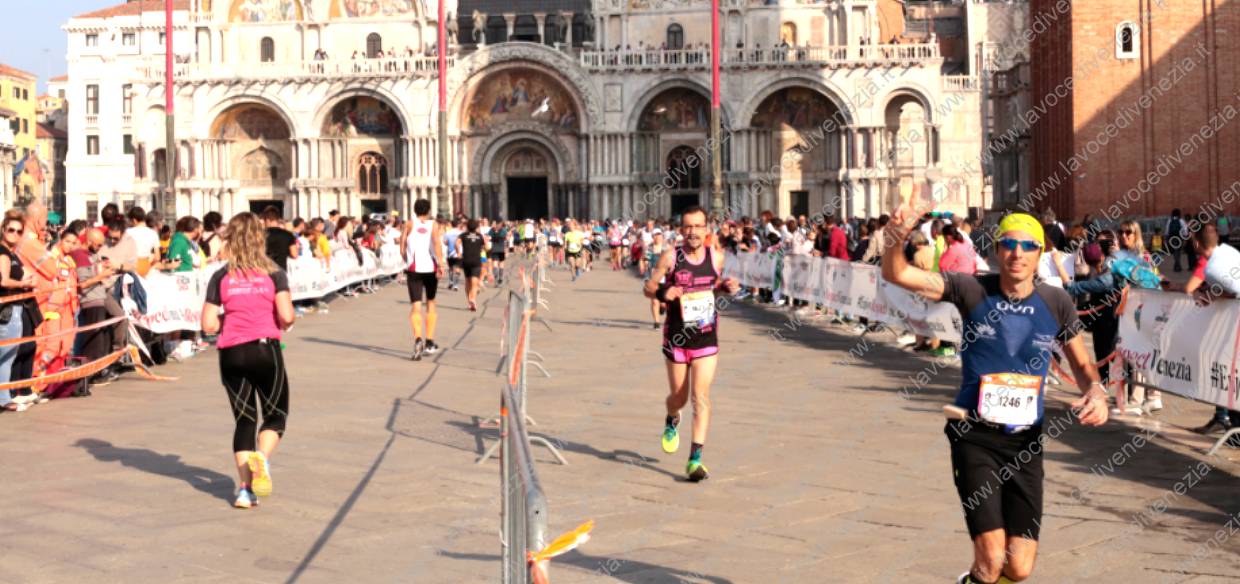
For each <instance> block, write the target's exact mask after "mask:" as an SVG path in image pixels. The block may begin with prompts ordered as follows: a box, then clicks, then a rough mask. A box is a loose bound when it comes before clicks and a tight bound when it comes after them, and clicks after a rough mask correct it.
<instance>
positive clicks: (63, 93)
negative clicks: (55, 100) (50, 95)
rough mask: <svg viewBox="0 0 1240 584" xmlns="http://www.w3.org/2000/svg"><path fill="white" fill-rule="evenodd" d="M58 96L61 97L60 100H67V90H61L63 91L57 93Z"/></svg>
mask: <svg viewBox="0 0 1240 584" xmlns="http://www.w3.org/2000/svg"><path fill="white" fill-rule="evenodd" d="M56 96H57V97H59V98H60V99H64V98H65V90H63V89H61V90H59V91H57V92H56Z"/></svg>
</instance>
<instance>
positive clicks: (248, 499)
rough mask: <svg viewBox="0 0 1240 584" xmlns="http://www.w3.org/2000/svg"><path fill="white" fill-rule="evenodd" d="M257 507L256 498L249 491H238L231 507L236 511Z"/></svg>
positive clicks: (252, 492) (243, 489)
mask: <svg viewBox="0 0 1240 584" xmlns="http://www.w3.org/2000/svg"><path fill="white" fill-rule="evenodd" d="M257 506H258V496H257V495H255V494H254V491H251V490H250V489H245V488H242V489H238V490H237V500H236V501H233V507H236V508H238V509H249V508H251V507H257Z"/></svg>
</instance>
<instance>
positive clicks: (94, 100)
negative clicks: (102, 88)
mask: <svg viewBox="0 0 1240 584" xmlns="http://www.w3.org/2000/svg"><path fill="white" fill-rule="evenodd" d="M86 115H88V116H96V115H99V86H98V85H87V86H86Z"/></svg>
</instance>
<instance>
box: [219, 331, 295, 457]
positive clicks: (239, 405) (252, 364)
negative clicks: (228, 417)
mask: <svg viewBox="0 0 1240 584" xmlns="http://www.w3.org/2000/svg"><path fill="white" fill-rule="evenodd" d="M220 379H222V380H223V381H224V389H225V390H227V391H228V401H229V404H231V405H232V411H233V418H234V419H235V420H236V421H237V427H236V429H235V430H233V452H246V451H250V450H254V448H255V445H256V444H257V441H258V432H259V427H258V407H259V403H260V402H261V404H262V408H263V424H262V428H261V429H262V430H273V431H275V432H276V433H277V434H279V435H280V436H284V424H285V422H286V421H287V418H288V392H289V388H288V375H287V374H286V372H285V369H284V354H283V353H281V352H280V341H278V340H274V339H260V340H257V341H250V342H248V343H245V344H243V345H234V346H232V347H228V348H226V349H220Z"/></svg>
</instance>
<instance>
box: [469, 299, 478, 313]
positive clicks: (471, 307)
mask: <svg viewBox="0 0 1240 584" xmlns="http://www.w3.org/2000/svg"><path fill="white" fill-rule="evenodd" d="M469 311H470V312H478V304H477V303H476V302H473V301H472V300H471V301H470V302H469Z"/></svg>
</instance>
